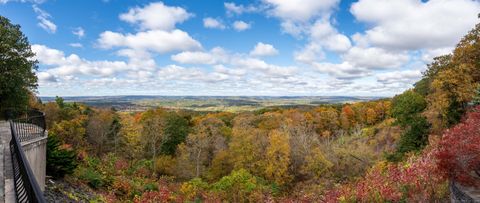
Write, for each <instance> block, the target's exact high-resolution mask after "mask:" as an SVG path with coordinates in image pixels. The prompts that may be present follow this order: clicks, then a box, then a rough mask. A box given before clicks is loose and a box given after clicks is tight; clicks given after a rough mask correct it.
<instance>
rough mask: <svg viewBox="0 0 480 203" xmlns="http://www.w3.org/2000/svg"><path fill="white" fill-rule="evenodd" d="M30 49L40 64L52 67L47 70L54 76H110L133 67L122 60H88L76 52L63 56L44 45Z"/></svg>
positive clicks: (61, 53) (33, 46)
mask: <svg viewBox="0 0 480 203" xmlns="http://www.w3.org/2000/svg"><path fill="white" fill-rule="evenodd" d="M32 51H33V52H34V53H35V54H36V56H35V58H36V59H37V60H38V61H39V62H40V63H41V64H44V65H48V66H53V67H54V68H50V69H48V71H47V72H48V73H49V74H51V75H54V76H73V75H89V76H97V77H98V76H111V75H113V74H115V73H116V72H119V71H122V70H127V69H130V68H133V67H131V66H128V64H126V63H125V62H123V61H88V60H85V59H82V58H80V57H79V56H78V55H76V54H71V55H69V56H65V54H64V53H63V52H62V51H59V50H56V49H51V48H49V47H47V46H44V45H38V44H34V45H32ZM45 78H47V77H45Z"/></svg>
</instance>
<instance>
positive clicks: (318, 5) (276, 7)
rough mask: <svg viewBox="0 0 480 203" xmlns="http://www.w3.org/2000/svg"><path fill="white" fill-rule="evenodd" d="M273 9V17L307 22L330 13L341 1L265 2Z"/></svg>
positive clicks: (272, 0)
mask: <svg viewBox="0 0 480 203" xmlns="http://www.w3.org/2000/svg"><path fill="white" fill-rule="evenodd" d="M263 1H264V2H265V3H267V4H269V5H270V6H271V7H272V8H271V10H270V12H271V14H272V15H273V16H276V17H278V18H281V19H284V20H286V21H293V22H299V21H300V22H301V21H303V22H305V21H308V20H310V19H311V18H312V17H316V16H322V15H325V14H326V13H330V12H331V9H332V8H333V7H335V6H336V5H337V4H338V2H339V0H322V1H319V0H289V1H284V0H263Z"/></svg>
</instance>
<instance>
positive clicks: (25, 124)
mask: <svg viewBox="0 0 480 203" xmlns="http://www.w3.org/2000/svg"><path fill="white" fill-rule="evenodd" d="M30 115H32V116H28V114H27V116H26V117H25V118H19V119H14V120H10V129H11V132H12V139H11V141H10V152H11V157H12V165H13V178H14V188H15V195H16V199H17V202H34V203H36V202H39V203H43V202H45V199H44V197H43V192H42V191H41V190H40V187H39V186H38V183H37V180H36V179H35V176H34V173H33V172H32V169H31V168H30V165H29V163H28V160H27V158H26V156H25V154H24V152H23V149H22V145H21V144H20V142H22V141H28V140H31V139H34V138H37V137H41V136H45V117H44V115H43V113H42V112H39V111H37V112H34V111H32V112H31V114H30Z"/></svg>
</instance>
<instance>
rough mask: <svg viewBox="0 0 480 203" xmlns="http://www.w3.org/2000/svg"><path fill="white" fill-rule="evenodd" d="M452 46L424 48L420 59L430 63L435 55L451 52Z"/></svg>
mask: <svg viewBox="0 0 480 203" xmlns="http://www.w3.org/2000/svg"><path fill="white" fill-rule="evenodd" d="M452 50H453V47H445V48H438V49H426V50H423V51H422V60H423V61H424V62H425V63H430V62H432V61H433V58H435V57H437V56H442V55H445V54H449V53H452Z"/></svg>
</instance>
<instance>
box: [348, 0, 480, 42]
mask: <svg viewBox="0 0 480 203" xmlns="http://www.w3.org/2000/svg"><path fill="white" fill-rule="evenodd" d="M350 11H351V13H352V14H353V15H354V16H355V18H356V19H357V20H358V21H360V22H365V23H367V24H368V25H370V26H371V28H370V29H368V30H367V31H365V33H364V34H360V35H358V36H357V37H356V38H357V41H361V42H363V44H370V45H373V46H379V47H383V48H386V49H399V50H418V49H437V48H445V47H452V46H453V45H455V44H456V43H457V42H458V40H459V39H460V38H461V37H462V36H463V35H464V34H465V33H466V32H467V31H469V30H470V29H471V28H472V27H473V26H474V25H475V23H476V22H477V20H478V19H477V14H478V13H479V12H480V2H478V1H474V0H430V1H426V2H423V1H421V0H404V1H391V0H360V1H358V2H355V3H353V4H352V6H351V9H350Z"/></svg>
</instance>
